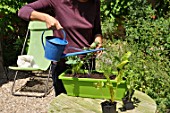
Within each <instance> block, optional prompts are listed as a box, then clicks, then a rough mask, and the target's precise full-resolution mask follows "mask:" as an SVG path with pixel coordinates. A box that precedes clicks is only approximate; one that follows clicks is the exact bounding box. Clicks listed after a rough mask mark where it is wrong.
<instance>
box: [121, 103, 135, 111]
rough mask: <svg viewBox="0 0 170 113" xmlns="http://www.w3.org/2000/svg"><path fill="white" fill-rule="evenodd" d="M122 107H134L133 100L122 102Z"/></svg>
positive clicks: (127, 108)
mask: <svg viewBox="0 0 170 113" xmlns="http://www.w3.org/2000/svg"><path fill="white" fill-rule="evenodd" d="M123 108H124V109H125V110H131V109H134V108H135V106H134V105H133V102H131V101H129V102H128V101H126V102H123Z"/></svg>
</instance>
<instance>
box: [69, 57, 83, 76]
mask: <svg viewBox="0 0 170 113" xmlns="http://www.w3.org/2000/svg"><path fill="white" fill-rule="evenodd" d="M66 64H68V65H71V72H72V74H74V75H75V74H78V73H79V72H81V67H82V65H83V64H84V62H83V61H82V60H81V59H80V57H78V56H71V57H68V58H67V61H66Z"/></svg>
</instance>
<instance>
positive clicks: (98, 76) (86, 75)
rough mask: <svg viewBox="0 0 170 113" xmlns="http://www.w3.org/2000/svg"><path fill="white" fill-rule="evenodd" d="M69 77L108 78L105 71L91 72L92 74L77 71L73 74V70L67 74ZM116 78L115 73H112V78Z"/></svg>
mask: <svg viewBox="0 0 170 113" xmlns="http://www.w3.org/2000/svg"><path fill="white" fill-rule="evenodd" d="M66 76H67V77H76V78H94V79H106V78H105V76H104V75H103V73H100V72H95V73H91V74H87V73H77V74H72V73H71V72H69V73H68V74H66ZM115 78H116V76H115V75H110V79H112V80H114V79H115Z"/></svg>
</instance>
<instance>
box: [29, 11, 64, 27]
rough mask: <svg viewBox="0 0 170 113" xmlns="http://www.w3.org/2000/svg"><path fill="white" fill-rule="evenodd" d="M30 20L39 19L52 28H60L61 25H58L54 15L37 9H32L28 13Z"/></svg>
mask: <svg viewBox="0 0 170 113" xmlns="http://www.w3.org/2000/svg"><path fill="white" fill-rule="evenodd" d="M30 20H40V21H43V22H46V25H47V28H49V29H50V28H54V29H61V28H62V26H61V25H60V23H59V21H58V20H57V19H55V18H54V17H52V16H50V15H49V14H46V13H41V12H38V11H32V13H31V15H30Z"/></svg>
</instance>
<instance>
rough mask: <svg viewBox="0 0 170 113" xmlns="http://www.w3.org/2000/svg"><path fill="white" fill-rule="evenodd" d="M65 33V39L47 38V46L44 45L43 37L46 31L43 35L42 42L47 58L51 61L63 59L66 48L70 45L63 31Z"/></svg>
mask: <svg viewBox="0 0 170 113" xmlns="http://www.w3.org/2000/svg"><path fill="white" fill-rule="evenodd" d="M61 31H62V33H63V37H64V38H63V39H62V38H60V37H55V36H47V37H46V45H44V42H43V35H44V33H45V31H44V32H43V34H42V37H41V40H42V45H43V47H44V50H45V58H47V59H48V60H51V61H59V60H60V59H61V56H62V54H63V52H64V49H65V46H66V45H67V44H68V42H67V40H66V33H65V31H64V30H63V29H62V30H61Z"/></svg>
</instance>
